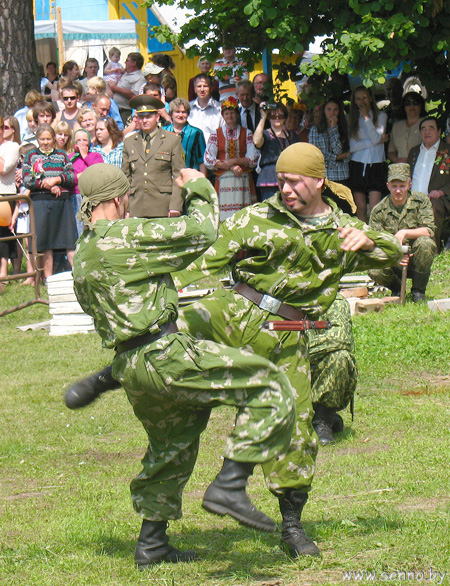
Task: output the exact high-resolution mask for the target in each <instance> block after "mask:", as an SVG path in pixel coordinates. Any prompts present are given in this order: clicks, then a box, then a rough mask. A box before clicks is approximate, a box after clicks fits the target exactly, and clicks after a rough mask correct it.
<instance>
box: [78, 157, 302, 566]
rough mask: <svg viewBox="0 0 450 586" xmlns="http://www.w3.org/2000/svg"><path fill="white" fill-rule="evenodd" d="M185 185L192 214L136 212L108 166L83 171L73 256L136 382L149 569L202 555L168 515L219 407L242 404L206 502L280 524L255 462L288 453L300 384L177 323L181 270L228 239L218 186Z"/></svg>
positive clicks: (116, 370) (126, 374) (186, 175)
mask: <svg viewBox="0 0 450 586" xmlns="http://www.w3.org/2000/svg"><path fill="white" fill-rule="evenodd" d="M177 182H178V185H179V187H180V188H181V187H184V192H185V193H186V198H185V201H186V206H187V210H188V214H187V216H183V217H180V218H158V219H157V220H153V219H141V218H127V219H124V218H125V215H126V212H127V208H128V197H129V192H130V185H129V182H128V180H127V178H126V177H125V175H124V174H123V172H122V171H121V170H120V169H118V168H117V167H114V166H112V165H107V164H105V163H102V164H99V165H95V168H94V167H91V168H89V169H87V171H85V172H84V173H83V174H82V176H81V177H80V179H79V187H80V192H81V194H82V195H83V200H82V205H81V215H82V217H83V220H84V223H85V226H86V228H85V230H84V231H83V234H82V235H81V237H80V239H79V241H78V246H77V251H76V254H75V259H74V266H73V275H74V288H75V292H76V295H77V298H78V301H79V303H80V305H81V307H82V308H83V310H84V311H85V312H86V313H88V314H89V315H91V316H92V317H93V319H94V324H95V328H96V330H97V332H98V333H99V335H100V336H101V338H102V340H103V344H104V345H105V346H106V347H107V348H115V350H116V355H115V358H114V362H113V365H112V374H113V375H114V378H115V380H117V381H118V382H119V383H120V384H121V385H122V386H123V387H124V389H125V391H126V393H127V396H128V400H129V401H130V403H131V405H132V407H133V409H134V412H135V415H136V417H137V418H138V419H139V420H140V421H141V423H142V425H143V426H144V429H145V431H146V432H147V435H148V442H149V443H148V449H147V452H146V455H145V456H144V459H143V461H142V463H143V470H142V472H141V473H140V474H139V475H138V476H137V477H136V478H135V479H134V480H133V481H132V483H131V495H132V500H133V505H134V508H135V510H136V512H137V513H138V514H139V515H140V516H141V518H142V519H143V522H142V529H141V533H140V535H139V540H138V544H137V548H136V554H135V561H136V564H137V565H138V566H139V567H140V568H144V567H146V566H149V565H152V564H155V563H160V562H179V561H192V560H194V559H196V558H197V557H198V556H197V554H196V553H195V552H194V551H184V552H183V551H179V550H177V549H175V548H174V547H173V546H172V545H170V544H169V542H168V536H167V534H166V529H167V522H168V521H169V520H172V519H178V518H180V517H181V498H182V492H183V488H184V486H185V484H186V482H187V481H188V479H189V477H190V475H191V473H192V470H193V467H194V464H195V461H196V458H197V452H198V446H199V437H200V434H201V433H202V431H203V430H204V429H205V427H206V425H207V423H208V419H209V416H210V412H211V409H212V408H213V407H216V406H219V405H224V404H226V405H228V406H234V407H235V408H236V411H237V416H236V421H235V425H234V427H233V430H232V432H231V434H230V435H229V437H228V439H227V442H226V446H225V452H224V455H225V458H224V463H223V467H222V470H221V471H220V472H219V474H218V475H217V476H216V478H215V480H214V481H213V483H212V484H211V485H210V486H209V488H208V489H207V491H206V493H205V496H204V498H203V503H202V505H203V507H204V508H205V509H206V510H208V511H210V512H212V513H215V514H218V515H222V516H223V515H230V516H231V517H234V518H235V519H237V520H238V521H239V522H240V523H241V524H243V525H247V526H249V527H252V528H254V529H259V530H261V531H275V529H276V525H275V522H274V521H273V520H272V519H270V518H269V517H267V516H266V515H265V514H264V513H262V512H261V511H259V510H258V509H256V508H255V507H254V506H253V504H252V502H251V501H250V499H249V497H248V496H247V493H246V491H245V487H246V484H247V479H248V477H249V476H250V475H251V474H252V472H253V468H254V466H255V464H263V463H265V462H267V461H271V460H273V459H275V458H276V457H284V456H285V455H286V452H287V450H288V448H289V444H290V438H291V433H292V428H293V424H294V421H295V401H294V396H293V390H292V388H291V385H290V383H289V381H288V379H287V378H286V375H285V374H283V373H282V372H281V371H280V370H279V369H278V368H277V367H276V366H275V365H274V364H272V363H271V362H269V360H267V359H266V358H262V357H260V356H258V355H257V354H254V353H250V352H246V351H244V350H241V349H236V348H230V347H227V346H224V345H222V344H216V343H214V342H212V341H203V342H202V341H199V340H195V339H194V338H192V337H191V336H190V335H188V334H185V333H181V332H179V331H178V329H177V327H176V325H175V321H176V319H177V307H178V294H177V290H176V288H175V287H174V284H173V281H172V278H171V275H170V273H172V272H173V271H174V270H175V269H182V268H183V267H186V266H187V265H188V264H189V263H190V262H192V261H193V260H194V259H195V258H196V257H197V256H198V255H199V254H201V253H202V252H203V251H204V250H205V249H207V248H208V246H210V245H211V244H212V243H213V242H214V240H215V239H216V236H217V225H218V218H219V209H218V201H217V194H216V193H215V191H214V189H213V188H212V186H211V184H210V183H209V181H207V180H206V179H205V178H204V176H203V175H202V174H201V173H200V172H198V171H195V170H193V169H185V170H182V171H181V177H180V178H178V179H177Z"/></svg>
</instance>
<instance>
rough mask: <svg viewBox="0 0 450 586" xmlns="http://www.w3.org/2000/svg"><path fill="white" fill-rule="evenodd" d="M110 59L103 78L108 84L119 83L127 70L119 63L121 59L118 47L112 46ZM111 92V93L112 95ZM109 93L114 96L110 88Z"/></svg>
mask: <svg viewBox="0 0 450 586" xmlns="http://www.w3.org/2000/svg"><path fill="white" fill-rule="evenodd" d="M108 56H109V61H108V63H107V65H106V67H105V69H104V72H103V73H104V75H103V79H104V80H105V81H106V84H107V85H108V83H109V82H112V83H115V84H117V83H119V80H120V78H121V77H122V74H123V73H124V72H125V69H124V68H123V66H122V65H121V64H120V63H119V61H120V50H119V49H118V48H117V47H112V48H111V49H110V50H109V53H108ZM110 93H111V95H110ZM108 95H109V97H110V98H112V97H113V96H112V92H111V90H108Z"/></svg>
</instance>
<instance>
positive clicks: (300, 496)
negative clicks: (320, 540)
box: [279, 489, 320, 558]
mask: <svg viewBox="0 0 450 586" xmlns="http://www.w3.org/2000/svg"><path fill="white" fill-rule="evenodd" d="M307 500H308V493H307V492H301V491H299V490H292V489H290V490H288V491H286V493H285V495H284V496H283V497H279V501H280V511H281V515H282V516H283V522H282V525H281V547H282V549H283V550H284V551H285V552H286V553H287V554H288V555H289V556H291V557H293V558H296V557H298V556H299V555H320V549H319V548H318V547H317V545H316V544H315V543H314V541H312V539H310V538H309V537H308V536H307V535H306V533H305V530H304V529H303V525H302V523H301V521H300V519H301V516H302V511H303V507H304V506H305V504H306V501H307Z"/></svg>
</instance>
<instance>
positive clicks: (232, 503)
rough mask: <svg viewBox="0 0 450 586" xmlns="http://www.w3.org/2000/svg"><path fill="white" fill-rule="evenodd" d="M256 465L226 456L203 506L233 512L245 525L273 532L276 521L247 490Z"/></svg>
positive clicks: (210, 510) (217, 512) (208, 509)
mask: <svg viewBox="0 0 450 586" xmlns="http://www.w3.org/2000/svg"><path fill="white" fill-rule="evenodd" d="M254 467H255V465H254V464H251V463H247V462H236V461H235V460H228V459H227V458H225V459H224V462H223V466H222V470H221V471H220V472H219V474H218V475H217V476H216V478H215V479H214V481H213V482H212V484H210V485H209V487H208V489H207V490H206V492H205V496H204V497H203V503H202V507H203V508H204V509H206V510H207V511H209V512H210V513H215V514H216V515H221V516H222V517H223V516H224V515H230V517H233V518H234V519H236V520H237V521H239V523H241V525H246V526H247V527H251V528H252V529H259V530H260V531H268V532H273V531H275V529H276V524H275V521H273V520H272V519H270V517H267V516H266V515H265V514H264V513H262V512H261V511H258V509H257V508H256V507H255V506H254V505H253V503H252V502H251V500H250V499H249V497H248V495H247V493H246V492H245V487H246V486H247V480H248V477H249V476H251V474H252V473H253V468H254Z"/></svg>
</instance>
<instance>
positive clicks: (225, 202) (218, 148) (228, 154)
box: [204, 97, 259, 221]
mask: <svg viewBox="0 0 450 586" xmlns="http://www.w3.org/2000/svg"><path fill="white" fill-rule="evenodd" d="M222 116H223V119H224V121H225V126H223V127H220V128H218V129H217V130H216V131H215V132H213V133H212V134H211V136H210V137H209V140H208V144H207V145H206V151H205V157H204V162H205V165H206V167H207V168H208V169H210V170H213V171H214V174H215V176H216V182H215V188H216V191H217V193H218V195H219V205H220V220H221V221H222V220H224V219H225V218H228V217H230V216H232V215H233V214H234V213H235V212H237V211H238V210H240V209H242V208H243V207H245V206H248V205H250V204H252V203H254V202H255V201H256V197H255V186H254V183H253V179H252V176H251V171H252V169H253V168H254V167H256V162H257V160H258V156H259V153H258V150H257V149H256V147H255V146H254V144H253V135H252V133H251V132H250V131H249V130H247V128H244V127H241V126H239V124H238V119H239V106H238V102H237V100H236V98H233V97H230V98H228V99H227V100H225V101H224V102H222Z"/></svg>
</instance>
